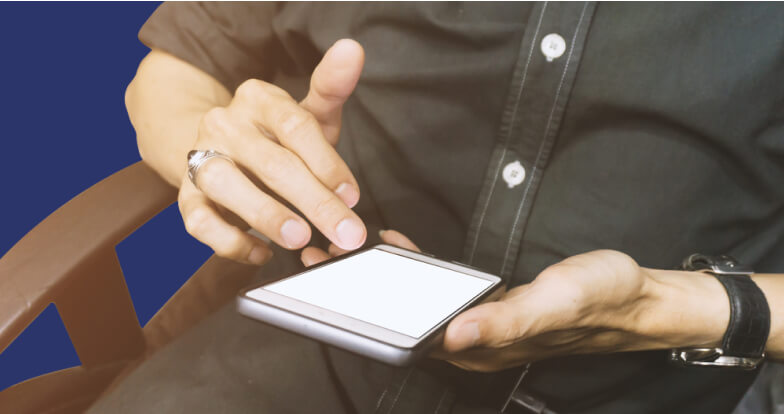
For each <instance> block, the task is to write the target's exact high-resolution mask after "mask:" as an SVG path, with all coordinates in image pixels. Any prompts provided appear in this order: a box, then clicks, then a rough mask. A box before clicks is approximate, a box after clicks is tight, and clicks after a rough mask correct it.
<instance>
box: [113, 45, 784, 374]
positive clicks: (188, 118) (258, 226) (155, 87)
mask: <svg viewBox="0 0 784 414" xmlns="http://www.w3.org/2000/svg"><path fill="white" fill-rule="evenodd" d="M363 64H364V51H363V50H362V47H361V46H360V45H359V44H358V43H356V42H354V41H352V40H347V39H344V40H340V41H338V42H336V43H335V45H333V46H332V48H330V49H329V50H328V51H327V53H326V54H325V56H324V57H323V59H322V61H321V62H320V63H319V65H318V66H317V68H316V69H315V70H314V72H313V74H312V77H311V83H310V91H309V93H308V95H307V97H306V98H305V99H304V100H302V101H301V102H296V101H294V99H293V98H291V96H289V95H288V94H287V93H286V92H285V91H283V90H281V89H280V88H278V87H276V86H274V85H271V84H269V83H266V82H263V81H259V80H252V79H251V80H248V81H246V82H244V83H243V84H242V85H240V86H239V87H238V88H237V90H236V91H235V92H234V94H232V93H230V92H229V91H228V90H226V89H225V88H224V87H223V86H222V85H221V84H220V83H219V82H217V81H216V80H215V79H213V78H212V77H210V76H209V75H207V74H206V73H204V72H202V71H200V70H199V69H197V68H195V67H193V66H192V65H190V64H188V63H186V62H183V61H181V60H179V59H177V58H175V57H173V56H171V55H168V54H166V53H164V52H161V51H157V50H153V51H152V52H151V53H150V54H149V55H148V56H147V57H146V58H145V59H144V60H143V61H142V63H141V65H140V66H139V69H138V71H137V74H136V76H135V78H134V79H133V81H132V82H131V84H130V85H129V86H128V89H127V91H126V106H127V108H128V113H129V116H130V119H131V122H132V123H133V125H134V128H135V129H136V132H137V139H138V144H139V152H140V154H141V156H142V158H143V159H144V161H145V162H146V163H147V164H149V165H150V166H151V167H152V168H153V169H154V170H156V171H157V172H158V173H159V174H160V175H161V176H162V177H163V178H164V179H166V180H167V181H168V182H169V183H170V184H172V185H173V186H176V187H177V188H179V198H178V201H179V207H180V212H181V214H182V217H183V221H184V223H185V228H186V230H187V231H188V232H189V233H190V234H191V235H193V236H194V237H195V238H196V239H198V240H200V241H201V242H203V243H205V244H207V245H209V246H210V247H211V248H212V249H213V250H215V252H216V254H218V255H219V256H223V257H227V258H230V259H233V260H237V261H240V262H245V263H253V264H263V263H265V262H266V261H268V260H269V259H270V258H271V256H272V253H271V250H270V248H269V244H268V242H267V241H265V240H262V239H260V238H258V237H255V236H253V235H251V234H249V233H248V232H246V231H245V230H246V229H247V228H248V227H250V228H253V229H255V230H257V231H258V232H260V233H261V234H262V235H264V236H266V237H267V238H268V239H269V242H272V243H277V244H278V245H280V246H282V247H284V248H287V249H292V250H294V249H302V248H304V247H305V246H307V244H308V243H309V241H310V238H311V235H312V231H313V229H312V228H311V224H312V225H313V226H315V228H316V229H317V230H318V231H320V232H322V233H323V234H324V235H325V236H326V237H327V238H328V239H329V240H330V241H331V242H332V245H331V246H330V248H329V249H328V251H326V252H325V251H322V250H320V249H317V248H314V247H307V248H304V249H303V250H302V254H301V258H302V262H303V263H304V264H305V265H306V266H310V265H313V264H315V263H318V262H320V261H322V260H325V259H327V258H329V257H332V256H336V255H340V254H343V253H345V252H346V251H349V250H353V249H356V248H358V247H360V246H361V245H362V244H363V243H364V242H365V239H366V228H365V225H364V224H363V223H362V221H361V220H360V219H359V217H358V216H357V215H356V214H355V213H354V212H353V211H352V210H351V207H353V206H354V205H356V203H357V201H358V200H359V196H360V194H359V188H358V186H357V182H356V179H355V178H354V176H353V175H352V174H351V171H350V170H349V169H348V167H347V166H346V164H345V162H343V160H342V159H341V158H340V156H339V155H338V154H337V152H336V151H335V150H334V145H335V144H336V143H337V139H338V135H339V131H340V117H341V109H342V105H343V103H344V102H345V100H346V99H347V98H348V97H349V96H350V95H351V93H352V92H353V90H354V87H355V86H356V83H357V81H358V79H359V76H360V73H361V71H362V66H363ZM192 149H212V150H215V151H218V152H221V153H223V154H226V155H228V156H229V157H230V158H231V159H232V160H234V161H235V163H236V164H232V163H231V162H228V161H226V160H223V159H212V160H210V161H209V162H206V163H205V164H203V166H202V167H201V169H200V170H199V173H198V178H197V180H198V187H199V188H197V187H196V186H194V185H193V184H192V183H191V182H190V180H189V179H188V178H187V174H186V171H187V163H186V154H187V153H188V152H189V151H190V150H192ZM284 200H285V201H288V202H289V203H291V204H292V205H293V206H295V207H296V209H297V210H298V211H300V212H301V213H302V215H299V214H297V213H295V212H294V211H292V210H290V209H289V208H287V207H286V206H285V205H284V204H283V203H282V202H281V201H284ZM306 220H307V221H306ZM309 223H310V224H309ZM382 239H383V240H384V241H385V242H387V243H389V244H393V245H397V246H400V247H403V248H407V249H411V250H419V249H418V248H417V246H416V245H415V244H414V243H413V242H411V240H409V239H408V238H407V237H405V236H404V235H402V234H401V233H399V232H396V231H392V230H389V231H386V232H383V234H382ZM783 276H784V275H780V274H776V275H773V274H758V275H754V276H753V278H754V280H755V282H756V283H757V284H758V285H759V286H760V288H761V289H762V290H763V292H764V293H765V295H766V297H767V299H768V302H769V304H770V308H771V316H772V325H771V331H770V337H769V340H768V343H767V354H768V356H769V357H771V358H773V359H784V277H783ZM728 321H729V303H728V301H727V295H726V292H725V291H724V289H723V287H722V286H721V284H720V283H719V282H718V281H717V280H716V279H715V278H714V277H712V276H710V275H705V274H702V273H698V272H679V271H669V270H657V269H648V268H643V267H640V266H639V265H637V263H636V262H635V261H634V260H633V259H632V258H631V257H629V256H627V255H625V254H623V253H620V252H617V251H610V250H599V251H594V252H589V253H585V254H580V255H577V256H573V257H570V258H567V259H566V260H564V261H562V262H560V263H557V264H554V265H552V266H550V267H549V268H547V269H545V270H544V271H543V272H542V273H541V274H540V275H538V277H537V278H536V279H535V280H534V281H533V282H532V283H529V284H526V285H522V286H518V287H515V288H513V289H511V290H509V291H508V292H506V294H505V296H504V297H503V298H502V299H500V300H499V301H497V302H493V303H487V304H483V305H480V306H477V307H475V308H472V309H470V310H468V311H466V312H464V313H462V314H461V315H459V316H458V317H456V318H455V319H454V320H453V321H452V322H451V323H450V324H449V326H448V328H447V331H446V335H445V339H444V345H443V349H442V350H440V351H439V352H437V353H436V354H435V355H434V356H435V357H438V358H442V359H446V360H449V361H450V362H452V363H454V364H456V365H458V366H460V367H463V368H465V369H469V370H477V371H496V370H500V369H504V368H508V367H512V366H518V365H521V364H524V363H526V362H531V361H535V360H539V359H543V358H548V357H553V356H557V355H569V354H587V353H608V352H620V351H635V350H649V349H667V348H673V347H697V346H699V347H710V346H717V345H718V344H719V343H720V341H721V338H722V336H723V335H724V332H725V330H726V328H727V324H728Z"/></svg>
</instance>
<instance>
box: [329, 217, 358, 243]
mask: <svg viewBox="0 0 784 414" xmlns="http://www.w3.org/2000/svg"><path fill="white" fill-rule="evenodd" d="M335 232H336V233H337V236H338V241H339V242H340V244H339V245H338V247H340V248H342V249H344V250H353V249H356V248H357V247H359V246H361V245H362V243H364V242H365V226H363V225H362V222H360V221H359V220H357V219H355V218H345V219H343V220H341V221H340V223H338V225H337V227H335Z"/></svg>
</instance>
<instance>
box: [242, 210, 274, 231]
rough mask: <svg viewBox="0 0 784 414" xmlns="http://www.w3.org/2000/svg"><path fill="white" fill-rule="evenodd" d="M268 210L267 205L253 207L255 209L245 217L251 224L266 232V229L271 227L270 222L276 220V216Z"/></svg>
mask: <svg viewBox="0 0 784 414" xmlns="http://www.w3.org/2000/svg"><path fill="white" fill-rule="evenodd" d="M266 211H268V209H267V208H266V207H261V208H256V209H253V211H252V212H250V213H248V215H247V217H245V221H246V222H247V223H248V225H249V226H251V227H253V228H254V229H256V230H258V231H261V232H262V233H264V232H265V231H264V230H265V229H267V228H269V227H270V223H272V222H273V221H276V220H275V218H274V217H272V215H270V214H269V213H266Z"/></svg>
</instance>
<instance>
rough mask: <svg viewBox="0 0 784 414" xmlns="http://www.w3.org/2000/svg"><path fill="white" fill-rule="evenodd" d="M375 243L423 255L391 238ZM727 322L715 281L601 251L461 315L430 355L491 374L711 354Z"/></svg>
mask: <svg viewBox="0 0 784 414" xmlns="http://www.w3.org/2000/svg"><path fill="white" fill-rule="evenodd" d="M381 237H382V239H383V240H384V242H386V243H389V244H394V245H397V246H400V247H403V248H407V249H410V250H415V251H418V250H419V249H418V248H417V247H416V245H415V244H414V243H412V242H411V241H410V240H409V239H408V238H406V237H405V236H403V235H402V234H400V233H398V232H396V231H392V230H388V231H385V232H383V233H382V235H381ZM343 253H344V251H342V250H341V249H339V248H337V247H335V246H330V248H329V253H327V252H324V251H321V250H319V249H316V248H313V247H308V248H306V249H305V250H303V252H302V261H303V263H305V265H307V266H310V265H312V264H315V263H318V262H320V261H323V260H326V259H328V258H329V257H330V256H336V255H340V254H343ZM444 289H449V287H448V286H445V287H444ZM728 319H729V304H728V301H727V297H726V293H725V292H724V290H723V288H722V287H721V285H720V284H719V282H718V281H716V280H715V278H714V277H713V276H710V275H705V274H702V273H698V272H679V271H664V270H654V269H646V268H643V267H640V266H638V265H637V263H636V262H635V261H634V260H633V259H632V258H631V257H629V256H627V255H625V254H623V253H620V252H617V251H612V250H597V251H593V252H589V253H585V254H580V255H576V256H572V257H569V258H567V259H565V260H563V261H562V262H560V263H557V264H555V265H552V266H550V267H548V268H547V269H545V270H544V271H543V272H542V273H540V274H539V275H538V276H537V277H536V279H535V280H534V281H533V282H531V283H529V284H526V285H522V286H518V287H516V288H514V289H511V290H509V291H508V292H506V294H505V295H504V296H503V297H502V298H501V299H500V300H498V301H496V302H491V303H485V304H482V305H479V306H476V307H474V308H472V309H469V310H467V311H465V312H463V313H462V314H460V315H458V316H457V317H456V318H455V319H454V320H453V321H452V322H451V323H450V324H449V326H448V327H447V330H446V334H445V337H444V344H443V349H442V350H439V351H437V352H435V353H434V354H433V356H434V357H436V358H440V359H445V360H447V361H449V362H451V363H453V364H455V365H457V366H459V367H461V368H464V369H467V370H474V371H497V370H502V369H505V368H510V367H514V366H519V365H522V364H525V363H527V362H531V361H535V360H540V359H544V358H549V357H554V356H558V355H573V354H589V353H610V352H621V351H635V350H648V349H667V348H673V347H681V346H715V345H717V344H718V343H719V342H720V339H721V337H722V335H723V333H724V330H725V329H726V327H727V323H728Z"/></svg>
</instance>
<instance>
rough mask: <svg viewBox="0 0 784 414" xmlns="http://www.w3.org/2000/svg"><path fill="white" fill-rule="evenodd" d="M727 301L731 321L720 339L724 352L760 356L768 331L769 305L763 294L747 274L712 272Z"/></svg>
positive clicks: (763, 349)
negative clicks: (728, 301) (728, 302)
mask: <svg viewBox="0 0 784 414" xmlns="http://www.w3.org/2000/svg"><path fill="white" fill-rule="evenodd" d="M713 275H714V276H716V279H718V280H719V282H721V284H722V285H723V286H724V289H726V290H727V295H728V296H729V300H730V322H729V324H728V325H727V332H726V333H725V334H724V339H723V340H722V342H721V348H722V349H723V350H724V353H725V355H732V356H739V357H754V358H759V357H761V356H762V354H763V353H764V352H765V343H766V342H767V340H768V334H769V333H770V308H769V307H768V301H767V300H766V299H765V294H763V293H762V290H760V288H759V287H758V286H757V284H756V283H754V281H753V280H751V278H750V277H749V276H746V275H722V274H713Z"/></svg>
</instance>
